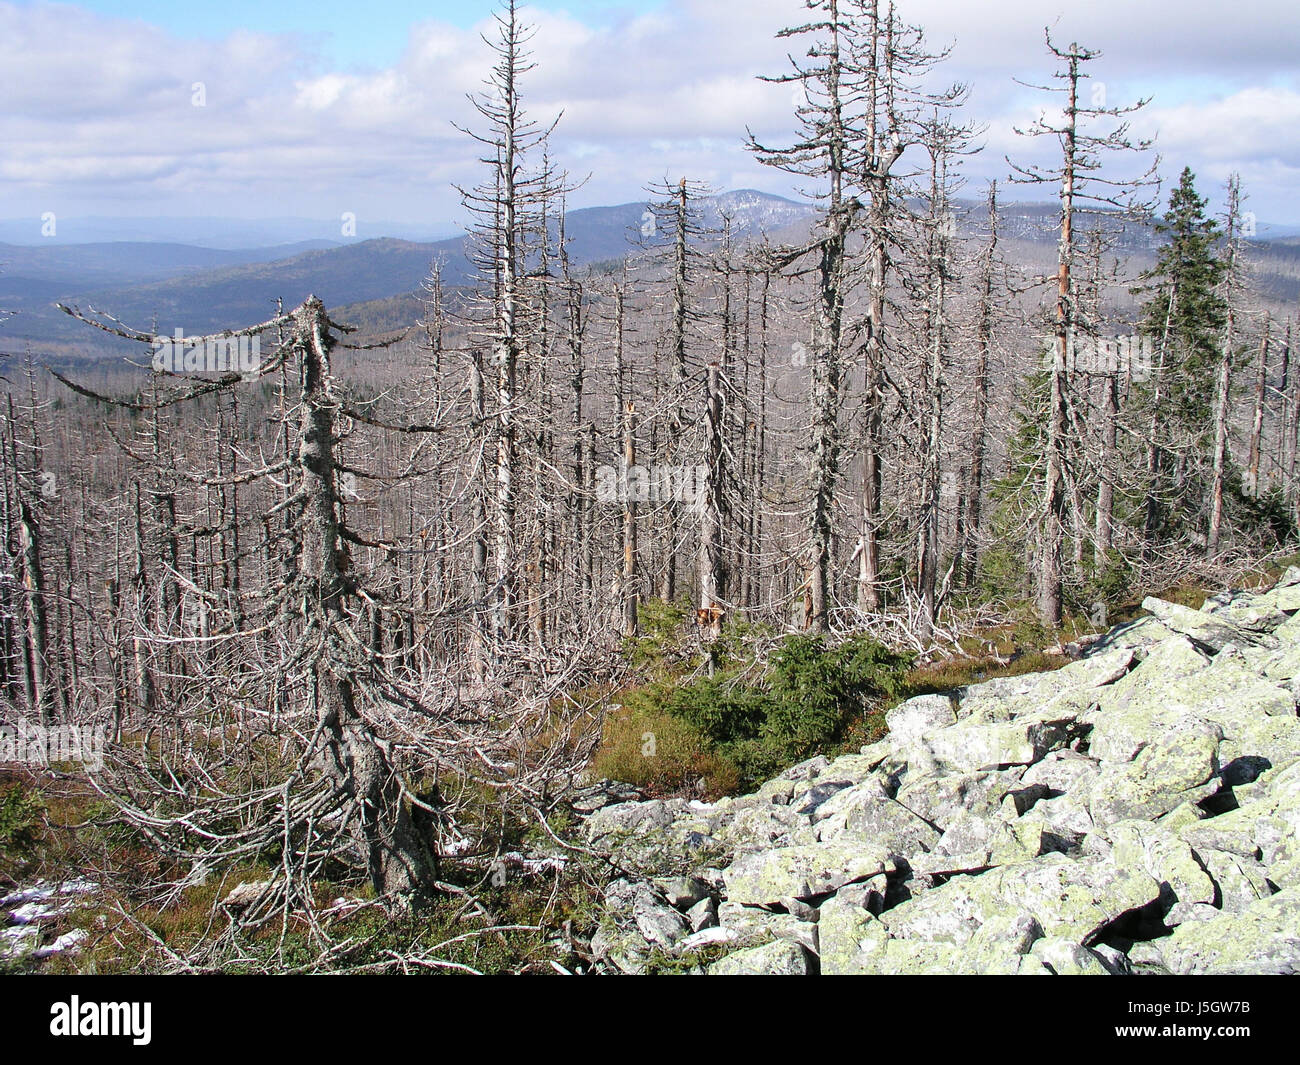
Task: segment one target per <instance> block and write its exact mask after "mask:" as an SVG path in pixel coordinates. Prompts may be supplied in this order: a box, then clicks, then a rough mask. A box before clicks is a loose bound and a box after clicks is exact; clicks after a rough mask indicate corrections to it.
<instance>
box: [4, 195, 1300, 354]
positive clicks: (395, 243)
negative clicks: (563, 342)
mask: <svg viewBox="0 0 1300 1065" xmlns="http://www.w3.org/2000/svg"><path fill="white" fill-rule="evenodd" d="M955 206H956V207H957V215H958V224H959V227H960V228H961V229H963V230H970V229H978V228H982V227H983V225H984V216H983V207H982V205H981V204H978V203H975V202H962V203H958V204H956V205H955ZM699 208H700V216H699V217H700V221H701V223H702V225H703V227H705V228H706V229H714V230H717V229H720V228H721V225H722V221H723V219H724V217H725V218H729V219H730V220H731V224H732V228H733V232H734V233H735V234H736V235H737V237H738V238H739V239H742V240H744V239H749V238H753V237H756V236H758V235H760V234H767V235H769V236H770V237H771V238H772V239H774V240H778V241H779V240H793V239H798V237H800V236H802V235H803V234H804V233H805V232H806V230H807V227H808V225H809V224H810V222H811V220H812V218H813V217H814V215H815V208H814V207H812V206H810V205H808V204H801V203H797V202H795V201H793V200H789V199H785V198H783V197H780V196H774V195H771V194H768V193H762V192H756V191H754V190H750V189H742V190H738V191H733V192H727V193H722V194H719V195H717V196H714V197H711V198H709V199H707V200H702V201H700V203H699ZM646 211H647V204H646V203H645V202H644V201H641V202H636V203H626V204H619V205H617V206H612V207H592V208H585V209H580V210H575V211H571V212H569V213H568V214H567V215H566V216H565V234H566V237H567V238H568V241H569V254H570V257H571V259H572V261H573V262H574V263H575V264H576V265H578V266H582V265H586V264H591V263H599V262H609V261H618V260H621V259H623V258H625V257H626V256H628V255H629V254H632V253H634V252H637V251H639V250H642V249H644V247H645V246H646V244H647V243H653V242H654V240H655V239H656V237H655V236H653V235H652V236H651V238H650V240H649V241H648V242H647V240H646V239H645V238H644V237H643V235H642V227H643V225H644V223H645V222H646V221H647V215H646ZM1056 217H1057V209H1056V207H1055V206H1054V205H1052V204H1036V203H1010V204H1006V205H1005V206H1004V207H1003V209H1002V211H1001V219H1002V231H1003V233H1004V235H1005V236H1006V237H1007V238H1008V240H1009V241H1017V242H1021V246H1022V247H1025V245H1035V246H1039V247H1037V248H1035V249H1034V250H1033V251H1032V255H1033V256H1034V257H1035V258H1037V257H1039V252H1043V253H1046V252H1047V251H1048V250H1049V249H1050V248H1051V247H1054V246H1055V243H1056V239H1057V237H1056V232H1055V220H1056ZM662 237H663V235H662V234H659V235H658V238H659V239H662ZM1124 243H1125V244H1126V245H1127V247H1128V250H1129V252H1130V253H1132V254H1135V255H1136V256H1137V257H1139V258H1147V257H1149V256H1150V255H1151V252H1152V248H1153V246H1154V243H1155V241H1154V237H1153V235H1152V234H1151V233H1150V232H1149V231H1146V230H1141V229H1137V230H1134V231H1132V233H1131V234H1129V235H1127V237H1126V239H1125V242H1124ZM467 249H468V238H466V237H465V236H463V235H461V236H457V237H452V238H449V239H443V240H438V241H432V242H415V241H409V240H402V239H397V238H392V237H382V238H377V239H372V240H363V241H358V242H355V243H336V242H332V241H328V240H324V239H321V240H313V241H306V242H300V243H297V244H288V245H280V246H273V247H259V248H247V249H219V248H211V247H200V246H195V245H190V244H175V243H166V242H148V241H133V242H113V243H90V244H63V245H60V244H42V245H36V246H30V245H13V244H0V310H7V311H15V312H17V313H16V314H15V315H14V316H13V317H11V318H9V319H8V321H6V322H5V323H4V324H3V327H0V341H3V347H4V349H5V350H13V347H14V345H15V342H23V341H30V342H32V345H33V349H34V350H35V351H37V352H39V351H40V343H41V342H42V341H44V342H46V343H47V344H50V345H52V346H54V347H55V348H57V349H59V350H62V351H63V352H64V353H65V354H66V353H67V351H68V350H69V346H70V345H71V346H76V345H85V346H87V347H90V346H98V347H99V349H100V350H101V351H102V350H104V344H103V342H104V341H105V340H108V339H109V338H107V337H103V336H102V335H95V334H91V333H90V331H89V330H88V329H87V328H86V327H85V326H84V325H82V324H81V323H78V322H75V321H73V320H72V319H70V318H68V317H67V316H65V315H62V314H60V313H59V312H58V311H57V310H56V309H55V308H54V307H53V304H54V302H55V301H58V302H63V303H76V304H78V305H80V306H81V307H82V308H83V309H84V308H86V307H87V306H94V307H96V308H97V309H100V310H104V311H108V312H110V313H112V314H113V315H114V316H115V317H117V318H119V319H120V320H122V321H124V322H126V323H128V324H130V325H134V326H136V327H139V328H153V327H155V323H156V328H158V329H159V330H160V331H164V332H168V333H170V332H172V331H173V330H174V329H176V328H181V329H183V330H184V331H185V332H186V333H187V334H190V335H193V334H195V333H201V332H210V331H213V330H217V329H223V328H230V327H238V326H241V325H246V324H250V323H252V322H256V321H260V320H263V319H265V318H267V317H269V316H270V315H271V314H272V313H273V311H274V306H275V300H276V298H277V297H279V298H281V299H282V300H283V301H284V305H285V306H293V305H295V304H296V303H298V302H300V301H301V300H302V299H303V298H304V297H306V296H307V295H309V294H314V295H316V296H319V297H320V298H321V299H322V300H324V301H325V303H326V305H327V306H336V307H341V306H356V305H358V304H366V303H372V302H376V301H384V300H392V299H393V298H395V297H407V296H409V295H410V294H412V293H415V292H418V291H419V289H420V286H421V283H422V281H423V280H424V279H425V278H426V277H427V276H428V275H429V271H430V266H431V264H432V263H433V262H435V261H437V262H440V263H441V264H442V274H443V279H444V282H445V283H446V284H447V285H448V286H452V287H454V286H459V285H464V284H466V283H468V282H469V281H471V280H472V277H473V267H472V264H471V262H470V260H469V257H468V255H467ZM1026 252H1027V253H1029V250H1028V249H1027V248H1026ZM1259 253H1260V257H1261V258H1262V259H1263V260H1264V261H1265V263H1266V265H1267V264H1269V263H1272V264H1274V265H1275V267H1276V268H1275V269H1274V268H1272V267H1270V269H1269V271H1268V277H1269V279H1270V283H1269V285H1268V287H1269V289H1270V290H1271V291H1274V294H1275V295H1278V296H1280V297H1281V298H1284V299H1287V298H1294V296H1295V295H1296V292H1295V291H1294V290H1295V289H1296V287H1297V285H1300V240H1298V239H1296V238H1290V237H1288V238H1286V239H1281V240H1274V241H1272V242H1269V243H1265V244H1262V245H1261V246H1260V248H1259ZM379 317H381V318H382V317H383V316H382V315H380V316H379ZM92 340H97V341H98V342H99V343H98V345H92Z"/></svg>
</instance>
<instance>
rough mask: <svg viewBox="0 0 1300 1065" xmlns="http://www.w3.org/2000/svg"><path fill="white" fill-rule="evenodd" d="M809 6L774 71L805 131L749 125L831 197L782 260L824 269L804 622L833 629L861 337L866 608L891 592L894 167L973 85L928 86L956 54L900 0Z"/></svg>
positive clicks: (811, 360)
mask: <svg viewBox="0 0 1300 1065" xmlns="http://www.w3.org/2000/svg"><path fill="white" fill-rule="evenodd" d="M805 7H806V8H807V9H808V11H809V12H810V13H811V18H810V21H809V22H807V23H805V24H803V25H800V26H795V27H791V28H788V29H785V30H782V31H781V32H780V33H779V34H778V36H779V37H781V38H789V39H797V38H809V39H810V40H809V45H808V50H807V57H806V59H803V60H797V59H795V57H793V56H791V57H789V58H790V65H791V68H792V69H791V71H790V72H789V73H786V74H781V75H774V76H769V77H766V78H765V79H764V80H766V81H771V82H775V83H778V84H787V85H794V86H796V87H797V88H798V90H799V91H800V94H801V95H800V101H799V102H798V103H797V104H796V110H795V114H796V118H797V120H798V123H799V129H800V132H799V136H798V138H797V139H796V140H795V142H794V143H792V144H791V145H789V146H787V147H781V148H778V147H769V146H766V145H764V144H762V143H760V142H759V141H757V140H756V139H755V138H754V137H753V135H752V134H751V135H750V138H749V147H750V149H751V150H752V151H753V152H755V154H756V155H757V157H758V159H759V161H760V162H761V163H763V164H765V165H768V166H772V167H776V168H778V169H781V170H784V171H786V172H788V173H792V174H795V175H799V176H801V177H809V178H813V179H815V180H817V181H818V182H819V184H820V186H821V187H820V188H819V189H818V190H817V193H816V194H817V195H818V197H819V198H820V199H821V200H822V202H823V204H824V206H823V208H822V212H821V218H820V225H819V231H818V233H817V236H816V237H815V239H814V240H813V241H811V242H810V243H809V244H807V245H805V246H803V247H800V248H794V249H785V250H784V251H783V252H781V253H780V254H779V256H778V260H777V261H778V263H779V265H780V266H781V267H782V268H783V269H794V270H796V271H797V272H799V273H811V274H813V276H814V278H815V281H814V288H815V293H814V296H813V298H812V308H811V310H812V315H811V317H812V322H811V329H810V334H809V345H808V349H807V353H808V359H807V362H808V364H809V365H808V372H809V378H810V379H809V403H810V408H811V426H810V443H809V450H810V452H811V462H810V466H811V474H810V482H809V496H810V500H809V503H808V504H807V512H808V520H809V532H808V568H807V576H806V580H805V583H804V586H803V589H802V592H803V595H804V609H803V625H804V626H805V627H806V628H809V629H811V630H813V631H824V630H825V629H826V627H827V625H828V621H829V611H830V609H831V604H832V603H833V600H834V593H833V589H832V588H831V586H830V585H831V574H832V572H833V565H832V562H833V559H832V555H833V550H834V543H835V540H836V535H835V534H836V527H837V524H838V522H837V517H838V512H839V507H838V505H837V500H836V497H837V492H838V484H839V480H840V477H841V465H842V461H843V456H844V440H843V432H844V429H843V426H842V425H841V420H842V413H843V410H844V407H845V399H846V396H845V386H844V382H845V379H846V373H847V371H848V370H849V362H848V357H849V354H850V353H852V352H857V351H859V350H860V351H861V353H862V356H863V360H864V361H863V368H862V369H863V380H864V383H863V393H862V397H861V398H862V408H863V410H862V414H861V424H862V427H863V428H862V440H861V454H862V493H861V513H860V521H861V527H860V534H859V537H858V542H857V547H856V549H855V557H856V559H857V562H858V576H857V581H856V584H857V592H856V602H857V606H858V608H859V609H860V610H863V611H869V610H874V609H875V608H876V607H877V606H878V605H879V604H880V553H879V526H880V511H881V492H882V477H883V468H882V465H881V452H882V447H883V432H884V421H883V407H882V403H883V393H884V388H885V384H884V379H885V373H886V368H885V360H886V357H887V353H888V349H889V340H888V328H887V326H886V321H885V319H886V310H887V302H888V300H887V293H888V288H889V285H890V282H891V280H892V272H891V262H892V249H893V246H894V243H895V241H896V240H897V237H898V230H899V228H900V227H899V225H898V222H897V213H898V212H899V211H900V210H902V202H901V201H902V200H903V196H902V195H900V194H899V193H898V192H897V191H896V188H897V186H898V185H899V182H900V177H899V175H898V174H897V172H896V170H895V168H896V166H897V164H898V162H899V160H900V159H901V158H902V157H903V154H904V152H906V150H907V148H908V147H909V146H910V145H912V144H915V143H917V142H918V139H919V132H920V124H919V119H920V118H921V117H922V116H923V115H925V114H926V113H928V111H930V110H932V109H933V108H934V107H935V106H947V105H951V104H952V103H953V102H954V101H955V100H956V99H957V98H958V97H959V96H960V94H961V90H960V88H957V87H954V88H953V89H950V90H948V91H946V92H943V93H940V94H937V95H934V94H930V93H927V92H925V91H923V90H922V89H921V88H920V87H918V83H919V81H920V79H922V78H923V77H924V76H925V75H926V74H927V73H928V72H929V71H930V69H931V68H932V67H933V66H934V65H935V64H936V63H937V62H938V61H939V60H941V59H942V58H943V57H944V53H942V52H940V53H933V52H930V51H928V50H927V49H926V48H925V46H924V35H923V33H922V31H921V30H920V29H919V28H918V27H915V26H909V25H906V24H904V23H903V22H901V20H899V19H898V17H897V16H896V15H895V12H894V7H893V5H892V4H882V3H880V2H879V0H806V2H805ZM864 200H865V201H866V203H865V204H864V202H863V201H864ZM857 232H861V233H862V234H863V248H864V250H863V252H862V256H861V257H858V256H856V255H855V254H854V253H853V252H851V250H850V248H851V242H850V235H851V234H853V233H857ZM864 260H865V262H864ZM805 263H811V264H813V265H805ZM864 275H865V277H864ZM864 281H865V286H866V290H867V309H866V314H865V317H864V318H862V319H857V318H855V317H853V316H852V315H850V314H849V312H848V308H849V306H850V303H851V300H852V298H853V295H854V292H855V290H856V289H857V288H858V287H859V285H861V284H863V283H864Z"/></svg>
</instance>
